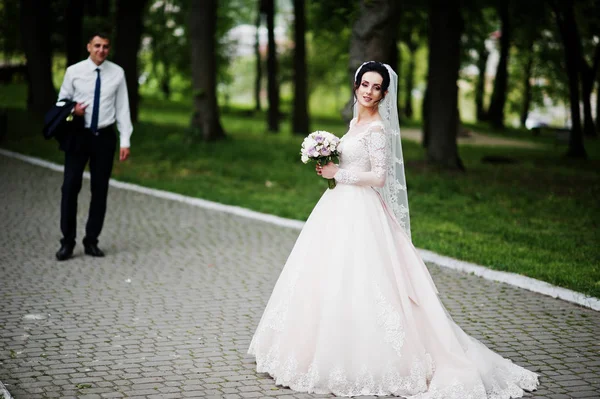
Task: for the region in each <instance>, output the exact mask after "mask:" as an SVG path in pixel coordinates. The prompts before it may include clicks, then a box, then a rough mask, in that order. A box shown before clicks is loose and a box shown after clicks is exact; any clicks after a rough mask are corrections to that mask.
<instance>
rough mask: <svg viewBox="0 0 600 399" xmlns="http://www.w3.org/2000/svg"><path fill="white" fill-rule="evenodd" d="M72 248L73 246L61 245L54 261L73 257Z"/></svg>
mask: <svg viewBox="0 0 600 399" xmlns="http://www.w3.org/2000/svg"><path fill="white" fill-rule="evenodd" d="M73 247H74V246H73V245H65V244H62V245H61V246H60V249H59V250H58V252H57V253H56V259H58V260H60V261H63V260H67V259H69V258H70V257H71V256H73Z"/></svg>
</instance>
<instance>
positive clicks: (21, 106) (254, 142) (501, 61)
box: [0, 0, 600, 297]
mask: <svg viewBox="0 0 600 399" xmlns="http://www.w3.org/2000/svg"><path fill="white" fill-rule="evenodd" d="M0 21H2V22H1V24H0V62H1V64H2V66H1V68H0V107H1V108H2V109H1V111H0V147H2V148H5V149H9V150H12V151H17V152H20V153H24V154H28V155H33V156H37V157H40V158H44V159H48V160H51V161H54V162H58V163H62V162H63V154H62V153H61V152H59V151H58V149H57V143H56V142H54V141H44V140H43V138H42V135H41V126H42V117H43V115H44V113H45V111H47V110H48V109H49V108H50V107H51V106H52V104H53V103H54V102H55V101H56V96H57V88H58V87H59V86H60V84H61V82H62V77H63V75H64V70H65V68H66V66H68V65H71V64H73V63H75V62H78V61H80V60H81V59H84V58H85V57H86V52H85V44H86V42H87V39H88V35H89V34H90V33H92V32H93V31H96V30H102V31H108V33H109V34H110V36H111V38H112V49H111V55H110V56H109V59H111V60H113V61H115V62H116V63H118V64H119V65H121V66H122V67H123V68H124V69H125V72H126V76H127V80H128V89H129V96H130V104H131V111H132V118H133V120H134V123H135V124H134V133H133V136H132V158H131V159H130V160H129V161H127V162H126V163H116V164H115V169H114V171H113V177H114V178H116V179H118V180H122V181H127V182H132V183H137V184H141V185H144V186H149V187H154V188H159V189H163V190H168V191H173V192H177V193H181V194H185V195H190V196H194V197H200V198H205V199H208V200H213V201H217V202H220V203H224V204H231V205H238V206H242V207H246V208H250V209H253V210H257V211H261V212H266V213H271V214H275V215H279V216H283V217H287V218H294V219H301V220H305V219H306V218H307V217H308V215H309V213H310V211H311V209H312V207H313V206H314V204H315V203H316V201H317V200H318V198H319V197H320V195H321V194H322V192H323V191H324V190H325V189H326V184H325V182H324V181H321V180H320V179H319V178H317V177H316V176H315V174H314V171H313V169H312V168H311V167H310V166H306V165H303V164H302V163H301V162H300V158H299V149H300V143H301V142H302V139H303V138H304V136H305V135H306V134H307V133H308V132H310V131H312V130H328V131H331V132H333V133H335V134H336V135H338V136H341V135H342V134H344V133H345V131H346V129H347V122H348V120H349V117H350V113H349V107H348V104H349V102H350V101H351V76H352V75H353V73H354V70H355V69H356V68H357V67H358V66H359V65H360V63H361V62H362V61H365V60H372V59H373V60H378V61H383V62H387V63H389V64H390V65H391V66H392V67H393V68H394V69H395V70H396V71H398V74H399V77H400V88H399V108H400V115H401V127H402V129H403V135H404V137H405V139H404V140H403V146H404V155H405V167H406V173H407V182H408V188H409V198H410V206H411V225H412V232H413V234H412V236H413V242H414V244H415V245H416V246H417V247H420V248H425V249H429V250H432V251H435V252H437V253H440V254H443V255H447V256H451V257H454V258H458V259H462V260H466V261H471V262H475V263H478V264H482V265H485V266H488V267H490V268H493V269H496V270H504V271H510V272H515V273H519V274H523V275H527V276H530V277H534V278H537V279H540V280H543V281H547V282H549V283H551V284H555V285H558V286H561V287H566V288H570V289H573V290H576V291H579V292H582V293H585V294H588V295H591V296H595V297H600V251H599V250H598V244H599V243H600V239H599V238H600V237H599V236H600V234H599V233H598V231H599V223H600V211H599V206H598V200H599V197H600V179H599V178H598V176H599V173H598V169H599V166H600V144H599V143H598V139H597V136H598V130H599V129H600V123H598V121H597V119H596V117H597V115H600V112H599V110H598V107H600V102H599V101H596V98H597V93H598V85H599V82H600V73H599V71H598V70H599V68H598V65H599V64H600V6H599V5H598V4H597V2H596V1H593V0H578V1H574V0H565V1H561V0H556V1H551V0H547V1H543V0H527V1H516V0H513V1H510V0H504V1H502V0H462V1H460V0H448V1H445V2H437V1H431V2H427V1H425V2H424V1H415V0H405V1H404V0H397V1H394V0H361V1H345V0H322V1H303V0H293V1H292V0H277V1H273V0H260V1H251V0H220V1H216V0H206V1H204V0H203V1H185V0H168V1H167V0H165V1H156V0H128V1H111V0H85V1H81V0H79V1H76V0H51V1H34V0H4V1H3V2H2V3H0ZM428 93H429V94H428ZM59 193H60V191H59V187H57V191H56V195H57V197H56V206H58V201H59V197H60V195H59ZM49 201H50V199H49ZM109 206H117V204H110V203H109ZM57 235H58V221H57ZM323 246H324V248H323V249H322V250H326V242H324V243H323ZM48 253H49V256H51V254H52V249H49V252H48Z"/></svg>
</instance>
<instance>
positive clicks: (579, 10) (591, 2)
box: [575, 0, 600, 137]
mask: <svg viewBox="0 0 600 399" xmlns="http://www.w3.org/2000/svg"><path fill="white" fill-rule="evenodd" d="M599 14H600V3H599V2H598V1H596V0H581V1H578V2H577V3H576V9H575V20H576V21H577V24H578V28H580V32H581V33H580V40H581V42H582V43H581V49H582V52H581V61H580V66H579V67H580V76H581V91H582V98H581V102H582V105H583V134H584V135H585V136H588V137H596V135H597V134H596V127H595V126H594V119H593V117H592V105H591V97H592V92H593V90H594V83H595V81H596V75H597V74H598V67H599V66H600V42H596V41H597V40H598V37H599V36H600V15H599Z"/></svg>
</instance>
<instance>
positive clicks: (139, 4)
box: [114, 0, 147, 122]
mask: <svg viewBox="0 0 600 399" xmlns="http://www.w3.org/2000/svg"><path fill="white" fill-rule="evenodd" d="M146 2H147V0H128V1H119V2H117V18H116V37H115V43H114V44H115V48H116V52H115V62H116V63H117V64H118V65H119V66H121V68H123V70H124V71H125V78H126V80H127V92H128V94H129V110H130V112H131V120H132V121H133V122H137V120H138V107H139V92H138V87H139V84H138V51H139V49H140V43H141V39H142V33H143V29H144V25H143V22H142V15H143V11H144V7H145V6H146Z"/></svg>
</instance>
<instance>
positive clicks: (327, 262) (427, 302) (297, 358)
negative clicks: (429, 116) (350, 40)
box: [248, 61, 538, 399]
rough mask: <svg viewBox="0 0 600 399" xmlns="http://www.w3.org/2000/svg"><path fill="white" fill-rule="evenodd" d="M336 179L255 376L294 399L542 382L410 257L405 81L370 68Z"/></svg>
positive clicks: (514, 388) (508, 391) (468, 397)
mask: <svg viewBox="0 0 600 399" xmlns="http://www.w3.org/2000/svg"><path fill="white" fill-rule="evenodd" d="M354 84H355V88H354V94H355V97H356V103H355V106H354V119H352V121H351V122H350V130H349V131H348V133H346V134H345V135H344V137H343V138H342V139H341V141H340V146H339V150H340V154H341V155H340V165H339V167H338V166H337V165H335V164H333V163H329V164H327V165H325V166H323V167H320V166H317V173H318V174H319V175H321V176H322V177H324V178H328V179H329V178H335V180H336V182H337V187H335V188H334V189H331V190H327V191H326V192H325V194H323V196H322V197H321V199H320V200H319V202H318V203H317V205H316V206H315V208H314V209H313V211H312V213H311V215H310V217H309V218H308V220H307V221H306V224H305V226H304V228H303V229H302V232H301V233H300V235H299V237H298V239H297V241H296V244H295V246H294V248H293V250H292V252H291V253H290V256H289V258H288V260H287V262H286V264H285V266H284V268H283V271H282V272H281V275H280V277H279V280H278V281H277V284H276V285H275V288H274V289H273V293H272V295H271V298H270V300H269V302H268V304H267V307H266V309H265V312H264V314H263V316H262V319H261V320H260V323H259V325H258V328H257V330H256V333H255V334H254V337H253V338H252V342H251V343H250V348H249V350H248V353H250V354H252V355H254V356H255V357H256V364H257V371H258V372H267V373H269V374H270V375H271V376H272V377H273V378H274V379H275V382H276V383H277V384H278V385H283V386H287V387H290V388H291V389H293V390H296V391H302V392H311V393H319V394H335V395H338V396H357V395H396V396H401V397H405V398H410V399H508V398H517V397H522V396H523V393H524V392H523V390H534V389H536V387H537V385H538V376H537V374H535V373H533V372H531V371H528V370H526V369H524V368H522V367H520V366H518V365H516V364H514V363H512V362H511V361H510V360H507V359H504V358H502V357H501V356H499V355H497V354H496V353H494V352H492V351H491V350H490V349H488V348H487V347H486V346H484V345H483V344H482V343H480V342H479V341H477V340H476V339H474V338H472V337H470V336H468V335H467V334H466V333H465V332H464V331H463V330H462V329H461V328H460V327H459V326H458V325H457V324H456V323H454V321H453V320H452V318H451V317H450V315H449V314H448V313H447V312H446V310H445V308H444V307H443V305H442V303H441V301H440V299H439V298H438V295H437V294H438V292H437V289H436V287H435V285H434V283H433V280H432V279H431V277H430V275H429V272H428V270H427V268H426V267H425V264H424V263H423V261H422V260H421V258H420V257H419V255H418V253H417V251H416V250H415V248H414V247H413V246H412V243H411V240H410V225H409V215H408V200H407V196H406V185H405V179H404V167H403V161H402V149H401V145H400V128H399V125H398V113H397V104H396V102H397V98H398V95H397V85H398V77H397V75H396V73H395V72H394V71H393V70H392V69H391V68H390V67H389V66H388V65H385V64H381V63H379V62H373V61H371V62H366V63H364V64H363V65H361V66H360V68H359V69H358V70H357V72H356V75H355V83H354Z"/></svg>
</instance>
